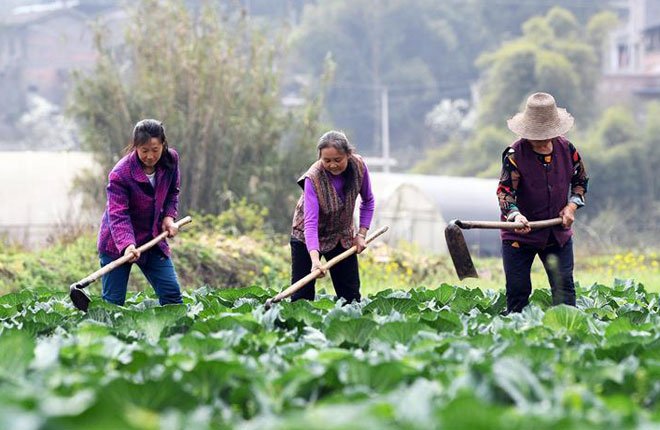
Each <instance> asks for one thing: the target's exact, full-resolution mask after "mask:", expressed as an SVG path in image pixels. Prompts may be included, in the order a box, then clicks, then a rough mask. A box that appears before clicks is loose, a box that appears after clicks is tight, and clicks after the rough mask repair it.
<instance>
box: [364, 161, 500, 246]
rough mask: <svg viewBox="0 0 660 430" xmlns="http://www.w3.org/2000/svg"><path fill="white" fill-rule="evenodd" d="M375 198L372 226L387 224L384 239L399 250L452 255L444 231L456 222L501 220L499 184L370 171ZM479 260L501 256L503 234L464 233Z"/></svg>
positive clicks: (489, 231)
mask: <svg viewBox="0 0 660 430" xmlns="http://www.w3.org/2000/svg"><path fill="white" fill-rule="evenodd" d="M370 177H371V183H372V189H373V193H374V197H375V199H376V212H375V214H374V221H373V223H372V226H373V227H374V228H376V227H379V226H382V225H388V226H389V227H390V231H389V232H388V233H387V234H386V235H385V237H384V240H385V241H386V242H387V243H388V244H390V245H392V246H396V245H397V244H399V243H401V242H407V243H411V244H413V245H415V246H417V247H419V248H420V249H423V250H426V251H429V252H432V253H436V254H445V253H447V244H446V242H445V235H444V230H445V227H446V226H447V223H449V222H450V221H451V220H453V219H462V220H483V221H485V220H488V221H498V220H499V216H500V210H499V205H498V201H497V195H496V190H497V183H498V181H497V180H496V179H481V178H464V177H451V176H431V175H414V174H403V173H380V172H370ZM464 236H465V240H466V242H467V243H468V246H469V247H470V250H471V251H472V252H473V253H474V255H476V256H479V255H481V256H486V255H499V252H500V239H499V230H478V229H476V230H465V231H464Z"/></svg>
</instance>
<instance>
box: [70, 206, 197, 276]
mask: <svg viewBox="0 0 660 430" xmlns="http://www.w3.org/2000/svg"><path fill="white" fill-rule="evenodd" d="M191 221H192V217H190V216H187V217H184V218H181V219H180V220H178V221H177V222H175V223H174V225H175V226H177V227H178V228H181V227H183V226H184V225H186V224H188V223H190V222H191ZM167 234H168V233H167V232H166V231H164V232H162V233H161V234H159V235H158V236H156V237H154V238H153V239H151V240H150V241H149V242H147V243H145V244H144V245H140V246H139V247H138V248H137V250H138V251H139V252H140V253H142V252H144V251H146V250H148V249H149V248H151V247H153V246H154V245H155V244H157V243H158V242H160V241H161V240H163V239H165V238H166V237H167ZM131 257H132V255H124V256H122V257H119V258H118V259H116V260H114V261H112V262H111V263H108V264H106V265H105V266H103V267H101V268H100V269H99V270H97V271H96V272H94V273H92V274H91V275H89V276H88V277H86V278H84V279H81V280H80V281H78V282H76V283H75V284H73V285H72V287H75V288H85V287H86V286H88V285H89V284H91V283H92V282H94V281H96V280H97V279H99V278H100V277H101V276H103V275H105V274H106V273H108V272H111V271H113V270H114V269H116V268H117V267H119V266H121V265H122V264H125V263H127V262H128V260H130V259H131Z"/></svg>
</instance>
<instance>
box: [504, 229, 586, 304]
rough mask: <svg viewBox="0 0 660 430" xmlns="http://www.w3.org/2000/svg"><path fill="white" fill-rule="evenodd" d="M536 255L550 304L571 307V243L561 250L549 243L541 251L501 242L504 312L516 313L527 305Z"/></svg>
mask: <svg viewBox="0 0 660 430" xmlns="http://www.w3.org/2000/svg"><path fill="white" fill-rule="evenodd" d="M516 245H517V246H516ZM537 254H538V256H539V257H540V258H541V261H542V262H543V267H544V268H545V272H546V274H547V275H548V281H549V282H550V288H551V290H552V303H553V304H554V305H558V304H561V303H565V304H567V305H571V306H575V284H574V283H573V240H572V239H569V240H568V242H566V244H565V245H564V246H559V244H558V243H557V242H555V241H552V242H551V243H550V244H548V246H546V247H545V248H543V249H539V248H534V247H532V246H529V245H524V244H522V243H519V242H513V241H510V240H505V241H503V242H502V257H503V262H504V274H505V275H506V305H507V310H508V311H509V312H520V311H521V310H522V309H523V308H524V307H525V306H527V305H528V304H529V296H530V295H531V294H532V280H531V276H530V273H531V270H532V263H533V262H534V258H535V257H536V255H537Z"/></svg>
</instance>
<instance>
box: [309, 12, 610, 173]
mask: <svg viewBox="0 0 660 430" xmlns="http://www.w3.org/2000/svg"><path fill="white" fill-rule="evenodd" d="M552 4H558V5H562V6H564V7H566V8H567V9H568V10H571V11H575V12H576V13H579V16H580V17H581V18H583V17H586V16H591V15H592V14H593V13H594V12H596V11H598V10H601V9H603V8H605V7H607V2H598V3H597V2H589V3H588V4H585V3H584V2H575V1H574V0H553V1H552V2H550V1H539V2H536V1H528V2H520V1H518V0H497V2H491V1H483V0H445V1H435V0H384V1H379V2H377V6H375V5H376V3H374V2H373V1H370V0H335V1H332V2H329V1H328V2H318V3H317V4H316V5H308V6H307V7H306V8H305V13H304V15H303V19H302V22H301V25H300V28H299V29H298V31H297V37H296V40H297V43H296V46H297V50H298V52H299V53H300V55H299V58H301V62H304V64H305V65H306V67H307V69H308V70H311V71H312V72H314V71H318V69H319V66H320V64H321V61H320V60H321V59H322V58H323V56H324V55H325V54H326V53H327V52H331V53H332V54H333V56H334V58H335V59H336V61H337V64H338V69H337V81H336V82H335V83H334V84H333V85H332V87H331V88H330V91H329V94H328V97H327V102H326V107H327V109H328V111H329V113H330V117H331V121H332V122H333V123H334V124H337V127H340V128H345V129H347V130H348V131H350V132H351V134H352V135H353V136H355V139H354V140H355V141H356V143H357V144H358V146H359V149H360V148H363V149H365V150H366V152H368V153H369V155H372V154H374V153H377V152H378V149H379V147H380V146H379V145H380V140H381V136H380V130H381V128H380V127H381V126H380V91H381V88H382V87H387V88H388V90H389V100H390V109H389V112H390V135H391V141H392V152H393V154H394V155H395V156H396V157H398V158H399V166H400V167H403V168H405V167H407V166H409V165H410V164H412V162H414V161H415V160H416V159H418V158H421V156H422V153H423V151H424V150H425V149H426V148H429V147H430V146H431V145H433V144H434V142H433V139H429V137H428V135H427V134H426V133H425V130H424V118H425V116H426V114H427V113H428V112H429V111H430V110H432V109H433V107H434V106H435V105H436V104H437V103H438V102H439V101H440V100H441V99H457V98H464V99H470V96H471V91H470V87H471V84H472V83H473V82H474V81H476V80H477V78H478V77H479V70H478V68H477V67H476V66H475V64H474V62H475V59H476V58H477V57H478V56H479V55H480V54H481V53H482V51H483V50H485V49H487V50H490V49H495V48H497V47H498V46H499V45H500V43H501V42H502V41H504V40H508V39H511V38H512V37H515V36H517V35H518V34H520V32H521V24H522V23H523V22H525V21H526V20H528V19H529V18H531V17H533V16H535V15H540V14H544V13H546V12H547V10H548V9H550V5H552ZM564 18H565V17H564V16H561V15H558V16H556V17H552V25H554V26H555V28H556V29H557V31H563V29H564V26H567V25H570V24H571V19H568V20H566V19H564ZM574 20H575V18H573V21H574ZM549 28H550V29H552V27H551V26H549ZM552 60H553V58H547V59H546V61H544V63H543V64H544V66H543V71H544V72H546V71H547V73H546V75H548V74H551V73H552V72H553V70H552V68H551V67H550V65H549V64H547V63H551V62H552ZM519 102H520V101H519V100H516V102H515V103H514V104H513V105H508V107H509V108H510V106H517V105H518V103H519ZM443 143H444V142H443Z"/></svg>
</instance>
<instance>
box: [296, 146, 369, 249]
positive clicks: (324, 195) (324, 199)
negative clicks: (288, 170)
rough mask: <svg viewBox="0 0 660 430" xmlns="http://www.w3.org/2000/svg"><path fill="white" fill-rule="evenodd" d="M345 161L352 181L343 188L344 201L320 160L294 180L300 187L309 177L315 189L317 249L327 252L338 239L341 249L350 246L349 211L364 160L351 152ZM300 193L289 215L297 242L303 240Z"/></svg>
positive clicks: (353, 200) (351, 234) (352, 206)
mask: <svg viewBox="0 0 660 430" xmlns="http://www.w3.org/2000/svg"><path fill="white" fill-rule="evenodd" d="M348 163H349V165H350V168H351V169H352V170H353V172H354V173H355V174H354V175H353V178H352V184H351V185H350V186H349V187H347V190H346V194H345V196H344V197H345V198H344V200H342V199H341V198H340V197H339V195H338V193H337V191H336V190H335V188H334V187H333V186H332V183H331V182H330V178H329V177H328V175H331V173H329V172H327V171H326V170H325V169H324V168H323V164H322V162H321V161H320V160H318V161H317V162H315V163H314V164H312V166H311V167H310V168H309V170H307V172H306V173H305V174H304V175H302V176H301V177H300V178H299V179H298V185H300V186H301V187H303V188H304V183H305V178H310V179H311V180H312V183H313V184H314V189H315V190H316V196H317V198H318V202H319V221H318V234H319V243H320V248H321V249H320V250H319V251H320V252H321V253H324V252H328V251H330V250H332V249H333V248H335V247H336V246H337V243H339V242H341V245H342V246H343V247H344V248H350V247H351V246H352V244H353V237H354V236H355V232H354V225H353V211H354V209H355V201H356V199H357V196H358V194H359V193H360V189H361V187H362V180H363V178H364V166H365V165H364V161H363V160H362V158H361V157H360V156H359V155H357V154H353V155H351V156H350V157H349V159H348ZM304 205H305V202H304V195H301V196H300V199H298V204H297V205H296V210H295V212H294V215H293V223H292V230H291V236H293V237H294V238H296V239H298V240H299V241H301V242H303V243H304V242H305V226H304V223H305V210H304Z"/></svg>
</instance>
